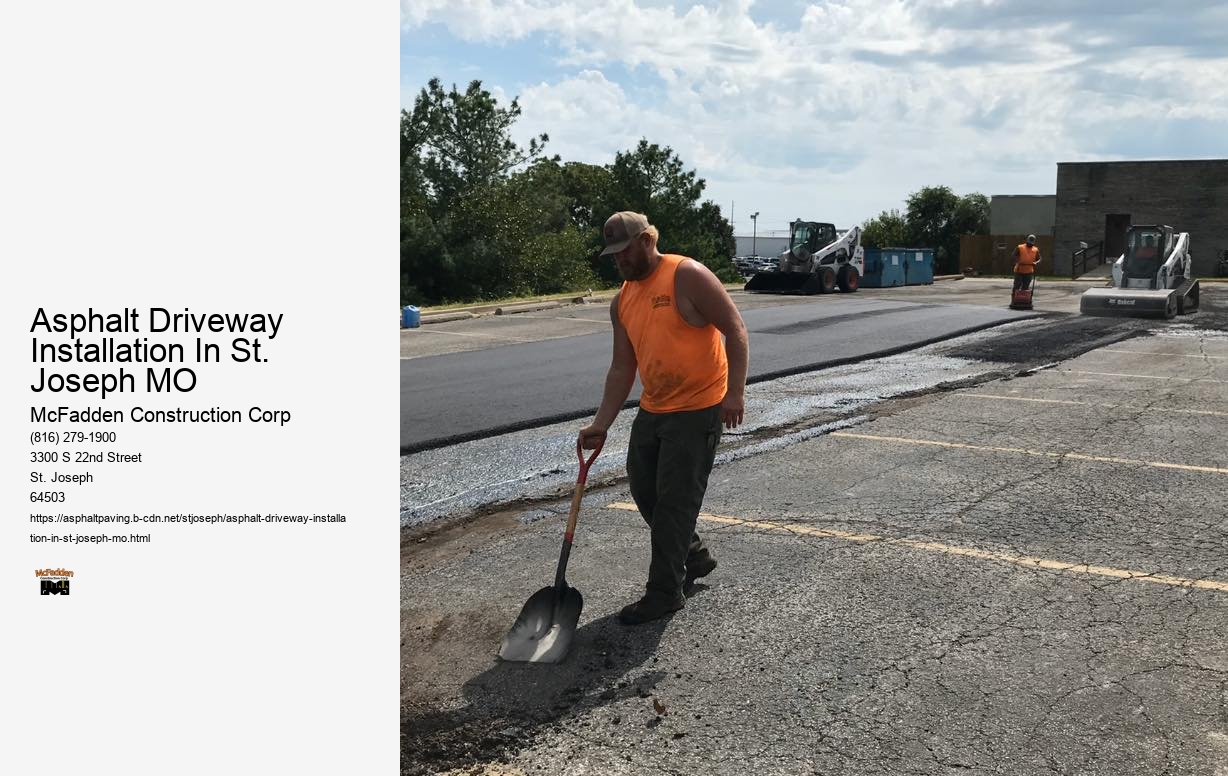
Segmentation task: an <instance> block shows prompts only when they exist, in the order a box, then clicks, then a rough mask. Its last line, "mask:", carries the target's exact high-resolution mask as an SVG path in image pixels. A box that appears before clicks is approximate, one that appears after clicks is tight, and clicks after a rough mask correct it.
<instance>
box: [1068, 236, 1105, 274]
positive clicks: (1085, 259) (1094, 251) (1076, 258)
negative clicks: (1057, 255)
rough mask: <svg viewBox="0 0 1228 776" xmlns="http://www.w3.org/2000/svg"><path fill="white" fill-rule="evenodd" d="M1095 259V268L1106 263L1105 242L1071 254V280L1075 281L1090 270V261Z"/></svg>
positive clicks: (1101, 241)
mask: <svg viewBox="0 0 1228 776" xmlns="http://www.w3.org/2000/svg"><path fill="white" fill-rule="evenodd" d="M1093 257H1094V259H1095V262H1096V263H1095V264H1094V265H1092V266H1093V268H1095V267H1099V266H1100V265H1101V264H1103V263H1104V240H1100V241H1098V242H1095V243H1093V244H1091V245H1089V246H1088V247H1086V248H1080V249H1078V250H1077V251H1074V252H1073V253H1071V254H1070V279H1071V280H1075V279H1077V278H1078V277H1079V276H1080V275H1082V274H1084V273H1085V272H1087V270H1088V264H1089V262H1090V259H1091V258H1093Z"/></svg>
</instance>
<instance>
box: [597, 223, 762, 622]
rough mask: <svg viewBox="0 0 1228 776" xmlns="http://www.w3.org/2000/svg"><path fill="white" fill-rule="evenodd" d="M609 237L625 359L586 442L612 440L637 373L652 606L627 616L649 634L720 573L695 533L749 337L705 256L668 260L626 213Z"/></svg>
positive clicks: (635, 460)
mask: <svg viewBox="0 0 1228 776" xmlns="http://www.w3.org/2000/svg"><path fill="white" fill-rule="evenodd" d="M602 233H603V235H604V237H605V244H606V247H605V250H604V251H602V252H601V255H603V256H606V255H613V257H614V264H615V265H616V266H617V267H618V272H619V274H620V275H621V276H622V278H623V285H622V288H621V289H620V290H619V291H618V293H617V294H615V295H614V299H613V301H612V302H611V303H610V322H611V323H612V324H613V327H614V352H613V356H612V358H611V361H610V369H609V371H608V372H607V373H606V378H605V389H604V392H603V393H602V396H601V406H600V407H599V408H598V409H597V414H596V416H595V417H594V418H593V422H592V423H590V424H589V425H587V426H585V427H584V428H582V429H580V435H579V442H580V444H581V446H582V447H584V448H586V449H590V450H591V449H594V448H595V447H596V446H597V444H598V442H600V441H601V440H603V439H604V438H605V436H606V432H607V431H608V430H609V428H610V424H612V423H613V422H614V418H615V417H616V416H617V415H618V412H619V410H620V409H622V406H623V404H624V403H625V402H626V401H627V396H628V395H629V394H630V392H631V387H632V385H633V384H634V383H635V375H636V372H637V370H638V372H639V376H640V383H641V385H642V386H643V392H642V393H641V395H640V408H639V411H638V412H637V413H636V416H635V420H634V421H633V422H632V424H631V438H630V440H629V442H628V445H627V477H628V479H629V481H630V482H629V484H630V487H631V497H632V498H633V499H634V500H635V505H636V506H637V507H638V508H639V511H640V515H641V516H643V518H644V521H645V522H646V523H648V527H649V529H650V532H651V545H652V559H651V562H650V564H649V567H648V583H647V585H646V586H645V592H644V596H643V598H641V599H640V600H638V601H636V602H635V603H633V604H629V605H628V606H625V607H623V609H622V610H621V611H620V612H619V614H618V619H619V621H621V622H622V623H623V624H625V625H638V624H640V623H644V622H648V621H650V620H655V619H658V618H660V617H664V616H665V615H667V614H669V613H670V612H675V611H677V610H679V609H681V608H682V607H683V606H684V605H685V604H686V595H685V594H686V592H687V591H688V590H689V588H690V587H691V586H692V584H693V583H694V581H695V580H696V579H698V578H700V577H703V576H707V575H708V574H710V573H711V572H712V571H713V570H714V569H715V568H716V558H714V557H713V556H712V553H711V552H710V551H709V550H708V548H707V547H706V546H705V545H704V543H703V540H701V539H700V538H699V534H698V533H696V531H695V524H696V521H697V520H698V518H699V510H700V508H701V507H702V506H703V500H704V494H705V492H706V491H707V488H708V475H709V474H710V473H711V471H712V464H713V460H714V458H715V457H716V445H717V442H718V441H720V438H721V424H722V423H723V424H724V426H725V428H729V429H732V428H736V427H737V426H738V425H739V424H741V423H742V419H743V413H744V412H745V396H744V394H745V390H746V364H747V359H748V353H749V344H748V343H749V339H748V337H747V334H746V324H745V323H743V321H742V315H741V313H739V312H738V308H737V307H736V306H735V305H734V303H733V300H732V299H731V298H730V297H729V293H728V292H727V291H726V290H725V286H724V285H722V283H721V281H720V280H718V279H717V277H716V275H714V274H712V271H711V270H709V269H708V268H707V267H705V266H704V265H703V264H700V263H699V262H698V261H695V260H694V259H689V258H687V257H685V256H677V255H672V254H664V255H663V254H661V253H659V252H658V251H657V239H658V236H659V235H658V232H657V228H656V227H655V226H652V225H651V224H649V223H648V217H647V216H644V215H642V214H640V213H632V212H626V211H624V212H621V213H615V214H614V215H612V216H610V218H609V220H607V221H606V222H605V227H604V229H603V230H602ZM722 335H724V336H723V341H722Z"/></svg>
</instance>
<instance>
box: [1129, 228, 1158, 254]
mask: <svg viewBox="0 0 1228 776" xmlns="http://www.w3.org/2000/svg"><path fill="white" fill-rule="evenodd" d="M1134 257H1135V258H1136V259H1154V258H1155V257H1156V238H1155V235H1151V234H1148V235H1143V244H1142V245H1140V246H1139V247H1138V250H1136V251H1135V252H1134Z"/></svg>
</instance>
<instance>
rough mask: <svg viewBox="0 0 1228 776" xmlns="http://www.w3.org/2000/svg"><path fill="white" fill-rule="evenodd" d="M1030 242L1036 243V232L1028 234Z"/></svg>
mask: <svg viewBox="0 0 1228 776" xmlns="http://www.w3.org/2000/svg"><path fill="white" fill-rule="evenodd" d="M1028 242H1029V243H1034V242H1036V235H1034V234H1029V235H1028Z"/></svg>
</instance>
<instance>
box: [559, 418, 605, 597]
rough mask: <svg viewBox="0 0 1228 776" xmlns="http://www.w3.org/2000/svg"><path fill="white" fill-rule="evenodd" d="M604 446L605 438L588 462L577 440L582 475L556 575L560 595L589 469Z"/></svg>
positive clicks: (576, 490) (575, 493) (578, 481)
mask: <svg viewBox="0 0 1228 776" xmlns="http://www.w3.org/2000/svg"><path fill="white" fill-rule="evenodd" d="M604 444H605V438H604V437H603V438H601V439H599V440H597V447H596V448H595V449H594V450H593V453H592V455H590V456H589V457H588V460H587V461H586V460H584V449H583V448H582V447H580V440H579V439H576V456H577V457H578V458H579V459H580V474H579V476H577V477H576V489H575V492H574V493H572V495H571V512H570V513H569V514H568V515H567V530H566V531H564V532H563V549H562V551H561V552H559V568H558V571H556V572H555V574H554V586H555V588H556V589H558V591H559V593H560V594H562V591H563V590H564V589H565V588H566V587H567V582H566V579H565V576H564V575H565V574H566V572H567V558H568V557H570V556H571V540H572V537H574V536H575V533H576V519H577V518H578V517H579V516H580V501H581V500H582V499H583V498H584V482H585V480H587V479H588V469H589V467H590V466H592V465H593V461H595V460H597V454H598V453H600V452H601V446H602V445H604Z"/></svg>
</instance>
